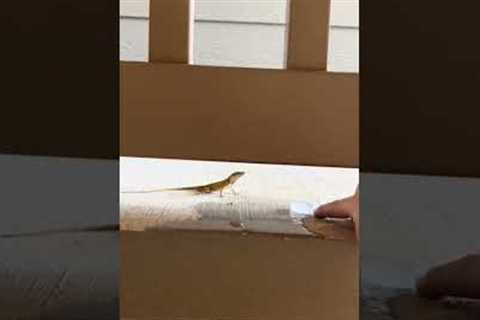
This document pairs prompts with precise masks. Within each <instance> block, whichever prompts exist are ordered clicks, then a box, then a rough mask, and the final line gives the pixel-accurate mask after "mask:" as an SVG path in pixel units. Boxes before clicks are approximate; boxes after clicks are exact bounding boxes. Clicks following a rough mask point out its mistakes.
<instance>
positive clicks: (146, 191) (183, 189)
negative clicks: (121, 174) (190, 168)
mask: <svg viewBox="0 0 480 320" xmlns="http://www.w3.org/2000/svg"><path fill="white" fill-rule="evenodd" d="M167 191H188V192H193V193H197V192H198V191H197V190H196V189H194V188H189V187H187V188H166V189H152V190H138V191H120V193H127V194H135V193H136V194H139V193H158V192H167Z"/></svg>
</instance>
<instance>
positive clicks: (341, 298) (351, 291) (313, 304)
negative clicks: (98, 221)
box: [120, 231, 359, 320]
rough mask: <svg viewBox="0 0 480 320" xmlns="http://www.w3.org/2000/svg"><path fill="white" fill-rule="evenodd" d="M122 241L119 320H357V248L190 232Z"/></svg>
mask: <svg viewBox="0 0 480 320" xmlns="http://www.w3.org/2000/svg"><path fill="white" fill-rule="evenodd" d="M120 241H121V245H120V248H121V259H122V268H121V270H120V271H121V275H120V278H121V288H120V306H121V310H120V313H121V317H122V318H124V319H139V320H140V319H142V320H147V319H152V320H153V319H185V320H187V319H189V320H190V319H191V320H200V319H205V320H206V319H212V320H213V319H231V320H233V319H243V320H247V319H252V320H260V319H262V320H293V319H297V320H307V319H326V320H327V319H332V320H334V319H335V320H357V319H358V318H359V312H358V307H359V280H358V279H359V272H358V271H359V267H358V247H357V245H356V244H355V243H350V242H344V241H327V240H319V239H312V238H301V237H290V238H286V237H283V236H272V235H251V234H249V235H240V234H232V233H226V232H224V233H214V232H193V231H183V232H182V231H170V232H168V231H165V232H128V231H122V232H120Z"/></svg>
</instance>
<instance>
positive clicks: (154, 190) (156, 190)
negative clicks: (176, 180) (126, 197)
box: [120, 189, 174, 193]
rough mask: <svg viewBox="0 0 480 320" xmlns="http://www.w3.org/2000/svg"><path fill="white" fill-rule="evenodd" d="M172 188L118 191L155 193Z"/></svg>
mask: <svg viewBox="0 0 480 320" xmlns="http://www.w3.org/2000/svg"><path fill="white" fill-rule="evenodd" d="M171 190H174V189H153V190H138V191H120V193H157V192H164V191H171Z"/></svg>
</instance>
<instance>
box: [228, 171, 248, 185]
mask: <svg viewBox="0 0 480 320" xmlns="http://www.w3.org/2000/svg"><path fill="white" fill-rule="evenodd" d="M244 174H245V172H243V171H237V172H234V173H232V174H231V175H230V177H228V180H229V181H230V183H234V182H235V181H237V180H238V179H240V177H241V176H243V175H244Z"/></svg>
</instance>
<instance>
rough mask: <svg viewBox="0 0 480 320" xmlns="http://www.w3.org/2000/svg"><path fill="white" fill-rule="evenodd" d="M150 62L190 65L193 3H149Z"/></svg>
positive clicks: (168, 0) (184, 0)
mask: <svg viewBox="0 0 480 320" xmlns="http://www.w3.org/2000/svg"><path fill="white" fill-rule="evenodd" d="M150 17H151V18H150V33H149V42H150V44H149V45H150V49H149V55H150V56H149V60H150V61H151V62H172V63H188V62H189V58H190V20H191V18H190V0H151V1H150Z"/></svg>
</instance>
